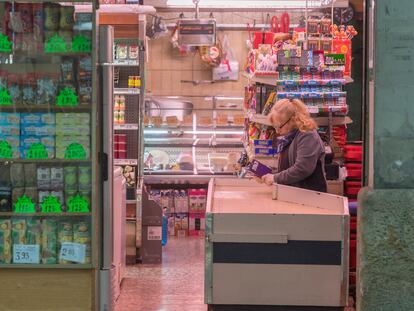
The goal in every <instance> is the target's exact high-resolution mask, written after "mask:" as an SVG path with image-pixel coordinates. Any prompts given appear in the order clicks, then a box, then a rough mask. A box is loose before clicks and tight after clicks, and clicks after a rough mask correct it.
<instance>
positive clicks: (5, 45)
mask: <svg viewBox="0 0 414 311" xmlns="http://www.w3.org/2000/svg"><path fill="white" fill-rule="evenodd" d="M12 45H13V43H12V42H11V41H10V40H9V37H8V36H6V35H4V34H2V33H0V53H11V52H12Z"/></svg>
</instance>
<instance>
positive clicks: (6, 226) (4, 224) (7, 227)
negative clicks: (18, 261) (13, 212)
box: [0, 219, 12, 264]
mask: <svg viewBox="0 0 414 311" xmlns="http://www.w3.org/2000/svg"><path fill="white" fill-rule="evenodd" d="M11 245H12V244H11V222H10V219H0V264H9V263H11V259H12V247H11Z"/></svg>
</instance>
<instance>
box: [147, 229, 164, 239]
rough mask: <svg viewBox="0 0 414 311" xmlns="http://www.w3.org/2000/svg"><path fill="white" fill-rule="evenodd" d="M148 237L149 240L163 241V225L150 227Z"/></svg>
mask: <svg viewBox="0 0 414 311" xmlns="http://www.w3.org/2000/svg"><path fill="white" fill-rule="evenodd" d="M147 239H148V241H161V240H162V227H161V226H150V227H148V234H147Z"/></svg>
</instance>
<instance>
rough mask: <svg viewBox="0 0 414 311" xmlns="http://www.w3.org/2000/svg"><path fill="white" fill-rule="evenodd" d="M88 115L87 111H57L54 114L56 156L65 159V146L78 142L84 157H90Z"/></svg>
mask: <svg viewBox="0 0 414 311" xmlns="http://www.w3.org/2000/svg"><path fill="white" fill-rule="evenodd" d="M90 133H91V127H90V117H89V113H57V114H56V158H57V159H65V153H66V150H67V148H68V147H69V146H70V145H72V144H79V145H81V146H82V148H83V150H84V151H85V155H86V159H89V158H90V154H91V147H90V146H91V143H90V140H91V138H90Z"/></svg>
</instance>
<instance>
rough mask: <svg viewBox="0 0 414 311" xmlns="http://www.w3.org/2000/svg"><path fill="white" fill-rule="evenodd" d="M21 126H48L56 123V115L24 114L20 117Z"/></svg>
mask: <svg viewBox="0 0 414 311" xmlns="http://www.w3.org/2000/svg"><path fill="white" fill-rule="evenodd" d="M20 120H21V121H20V122H21V124H33V125H47V124H55V123H56V114H54V113H22V114H21V116H20Z"/></svg>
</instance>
